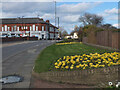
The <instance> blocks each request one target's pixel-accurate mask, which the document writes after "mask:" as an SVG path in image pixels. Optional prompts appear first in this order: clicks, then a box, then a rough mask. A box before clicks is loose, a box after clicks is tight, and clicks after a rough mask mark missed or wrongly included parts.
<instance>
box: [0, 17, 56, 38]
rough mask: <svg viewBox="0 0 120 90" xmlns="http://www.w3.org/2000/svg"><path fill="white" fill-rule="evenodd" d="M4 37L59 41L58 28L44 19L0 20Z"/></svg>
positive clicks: (0, 30)
mask: <svg viewBox="0 0 120 90" xmlns="http://www.w3.org/2000/svg"><path fill="white" fill-rule="evenodd" d="M0 27H1V28H0V33H1V34H2V35H4V34H5V35H18V36H30V37H34V36H35V37H38V39H57V38H58V28H57V27H55V26H54V25H52V24H51V23H50V22H49V20H46V21H44V20H43V19H42V18H3V19H0Z"/></svg>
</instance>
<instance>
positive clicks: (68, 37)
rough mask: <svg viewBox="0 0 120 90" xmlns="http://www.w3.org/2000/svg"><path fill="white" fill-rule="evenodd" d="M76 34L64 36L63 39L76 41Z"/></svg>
mask: <svg viewBox="0 0 120 90" xmlns="http://www.w3.org/2000/svg"><path fill="white" fill-rule="evenodd" d="M77 34H78V33H77V32H74V33H73V35H66V36H65V37H64V38H66V39H78V35H77Z"/></svg>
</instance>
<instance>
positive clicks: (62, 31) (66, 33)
mask: <svg viewBox="0 0 120 90" xmlns="http://www.w3.org/2000/svg"><path fill="white" fill-rule="evenodd" d="M59 34H60V37H61V38H64V37H65V36H66V35H68V32H67V31H66V30H65V29H64V27H60V28H59Z"/></svg>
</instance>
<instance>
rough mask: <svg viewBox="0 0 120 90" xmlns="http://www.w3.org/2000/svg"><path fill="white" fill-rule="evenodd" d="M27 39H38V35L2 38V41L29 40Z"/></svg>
mask: <svg viewBox="0 0 120 90" xmlns="http://www.w3.org/2000/svg"><path fill="white" fill-rule="evenodd" d="M27 40H38V38H37V37H7V38H2V42H3V43H4V42H14V41H27Z"/></svg>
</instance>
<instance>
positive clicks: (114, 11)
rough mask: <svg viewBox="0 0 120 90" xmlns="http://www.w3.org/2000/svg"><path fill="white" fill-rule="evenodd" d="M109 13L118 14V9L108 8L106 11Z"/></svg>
mask: <svg viewBox="0 0 120 90" xmlns="http://www.w3.org/2000/svg"><path fill="white" fill-rule="evenodd" d="M104 12H105V13H107V14H118V9H116V8H113V9H107V10H105V11H104Z"/></svg>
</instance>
